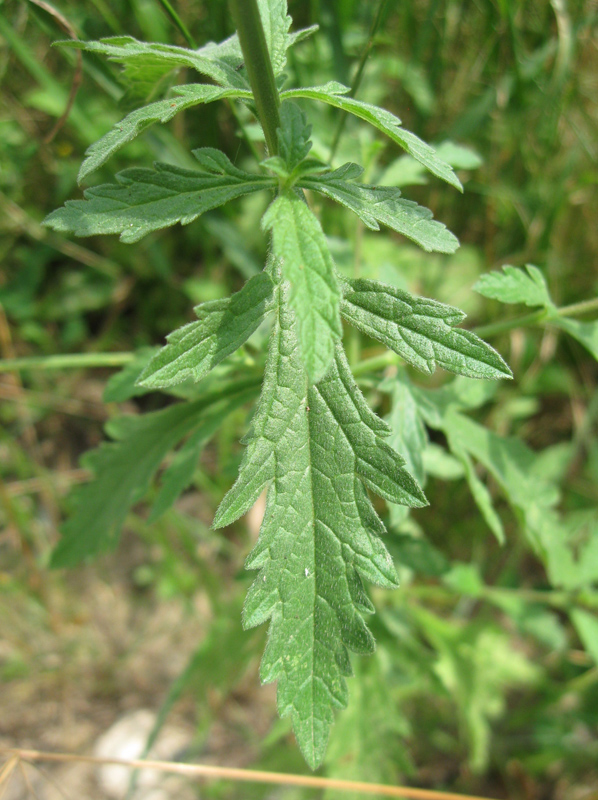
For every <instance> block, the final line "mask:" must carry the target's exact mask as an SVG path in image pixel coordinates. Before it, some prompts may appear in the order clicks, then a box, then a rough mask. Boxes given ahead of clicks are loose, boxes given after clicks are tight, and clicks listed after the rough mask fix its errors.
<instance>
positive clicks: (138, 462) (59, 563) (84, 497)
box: [52, 385, 255, 567]
mask: <svg viewBox="0 0 598 800" xmlns="http://www.w3.org/2000/svg"><path fill="white" fill-rule="evenodd" d="M254 392H255V388H254V387H247V386H240V387H238V386H234V385H233V386H229V387H227V388H223V389H222V391H221V393H219V394H218V395H217V396H216V397H214V396H211V397H207V398H204V399H201V400H197V401H195V402H193V403H177V404H176V405H173V406H170V407H168V408H165V409H163V410H162V411H155V412H152V413H149V414H143V415H142V416H132V415H131V416H125V417H120V418H118V419H115V420H111V421H110V422H109V423H108V424H107V426H106V430H107V432H108V434H109V435H110V436H111V437H112V439H114V440H115V441H114V442H111V443H104V444H102V445H101V446H100V447H99V448H98V449H97V450H92V451H91V452H89V453H86V454H85V456H84V457H83V459H82V464H83V465H84V466H85V467H87V468H88V469H90V470H91V471H92V472H93V473H94V475H95V478H94V480H93V481H91V482H90V483H88V484H84V485H82V486H78V487H77V488H76V489H75V490H74V491H73V493H72V498H73V502H74V512H73V513H72V514H71V516H70V517H69V519H68V520H67V522H66V523H65V525H64V526H63V528H62V538H61V540H60V542H59V543H58V545H57V547H56V548H55V550H54V552H53V554H52V566H54V567H68V566H72V565H73V564H76V563H77V562H79V561H81V560H83V559H85V558H89V557H92V556H97V555H99V554H101V553H105V552H107V551H108V550H111V549H113V548H114V547H116V545H117V543H118V538H119V535H120V530H121V528H122V526H123V523H124V521H125V518H126V515H127V513H128V511H129V509H130V508H131V507H132V506H133V505H134V504H135V503H136V502H137V501H138V500H140V499H141V497H142V496H143V494H144V493H145V492H146V491H147V489H148V487H149V485H150V481H151V480H152V477H153V476H154V475H155V473H156V472H157V470H158V467H159V466H160V464H161V462H162V459H163V458H164V456H165V455H166V453H167V452H168V451H169V450H170V449H171V448H172V447H174V446H175V445H176V444H177V443H178V442H179V441H180V440H181V439H182V438H183V437H184V436H185V435H186V434H188V433H189V432H190V431H192V430H193V429H194V428H196V427H197V426H200V429H201V427H202V426H205V425H208V424H209V420H210V419H211V418H212V417H213V415H214V414H216V415H218V417H219V419H220V420H221V419H222V416H223V415H224V414H225V413H229V411H230V410H232V409H233V408H235V407H236V406H237V405H240V404H241V403H242V402H246V401H247V400H248V399H251V398H252V397H253V395H254ZM223 399H224V400H226V402H225V403H222V400H223ZM204 415H205V416H204ZM210 430H211V429H210ZM204 431H205V427H204ZM208 433H209V431H208Z"/></svg>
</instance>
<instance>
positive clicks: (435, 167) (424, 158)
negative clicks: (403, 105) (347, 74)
mask: <svg viewBox="0 0 598 800" xmlns="http://www.w3.org/2000/svg"><path fill="white" fill-rule="evenodd" d="M348 91H349V89H348V88H347V87H346V86H343V85H342V84H340V83H336V82H334V81H333V82H330V83H327V84H324V85H323V86H312V87H303V88H300V89H288V90H287V91H285V92H281V95H280V97H281V100H285V99H288V98H294V97H306V98H308V99H310V100H320V101H321V102H323V103H328V105H331V106H334V107H335V108H340V109H342V110H343V111H347V112H349V113H350V114H354V115H355V116H356V117H359V118H360V119H363V120H365V121H366V122H369V123H370V124H371V125H373V126H374V127H375V128H378V130H380V131H382V132H383V133H385V134H386V135H387V136H388V137H389V138H390V139H392V141H393V142H395V143H396V144H398V145H399V146H400V147H402V148H403V150H406V151H407V152H408V153H409V154H410V155H411V156H413V158H415V159H416V161H419V162H420V164H423V166H424V167H426V169H428V170H429V171H430V172H431V173H432V174H434V175H436V176H437V177H438V178H441V179H442V180H444V181H446V182H447V183H450V184H451V186H454V187H456V188H457V189H459V191H463V187H462V186H461V181H460V180H459V178H458V177H457V176H456V175H455V172H454V170H453V168H452V167H451V166H450V165H449V164H447V163H446V161H443V160H442V159H441V158H439V157H438V156H437V154H436V151H435V150H434V148H433V147H430V145H429V144H426V143H425V142H423V141H422V140H421V139H419V138H418V137H417V136H416V135H415V134H414V133H411V131H408V130H405V128H403V127H401V120H400V119H399V118H398V117H395V115H394V114H391V112H390V111H387V110H386V109H384V108H378V106H373V105H371V104H370V103H364V102H363V101H361V100H355V98H353V97H345V96H344V95H346V93H347V92H348Z"/></svg>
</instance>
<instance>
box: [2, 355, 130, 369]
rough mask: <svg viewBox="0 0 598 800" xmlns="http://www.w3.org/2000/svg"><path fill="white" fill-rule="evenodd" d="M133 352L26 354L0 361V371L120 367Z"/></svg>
mask: <svg viewBox="0 0 598 800" xmlns="http://www.w3.org/2000/svg"><path fill="white" fill-rule="evenodd" d="M134 355H135V354H134V353H64V354H60V355H52V356H26V357H25V358H7V359H4V360H2V361H0V372H17V371H19V370H26V369H73V368H75V369H76V368H79V367H122V366H123V364H128V363H129V362H130V361H132V360H133V358H134Z"/></svg>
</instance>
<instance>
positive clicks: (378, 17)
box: [328, 0, 388, 164]
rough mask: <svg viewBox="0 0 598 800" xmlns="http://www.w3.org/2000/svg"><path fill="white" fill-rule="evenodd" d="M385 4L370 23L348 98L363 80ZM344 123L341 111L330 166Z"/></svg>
mask: <svg viewBox="0 0 598 800" xmlns="http://www.w3.org/2000/svg"><path fill="white" fill-rule="evenodd" d="M387 2H388V0H380V5H379V6H378V11H377V13H376V16H375V17H374V20H373V22H372V27H371V28H370V34H369V36H368V40H367V43H366V46H365V47H364V49H363V52H362V54H361V58H360V59H359V65H358V67H357V72H356V73H355V77H354V78H353V82H352V83H351V91H350V92H349V97H355V95H356V94H357V90H358V89H359V86H360V85H361V80H362V78H363V71H364V69H365V65H366V62H367V60H368V57H369V55H370V52H371V49H372V47H373V46H374V37H375V36H376V33H377V32H378V28H379V27H380V23H381V22H382V16H383V12H384V9H385V7H386V4H387ZM346 122H347V112H346V111H343V112H342V114H341V116H340V118H339V121H338V126H337V128H336V133H335V135H334V140H333V142H332V146H331V147H330V156H329V157H328V162H329V163H330V164H332V161H333V160H334V156H335V155H336V150H337V148H338V143H339V142H340V139H341V136H342V135H343V131H344V129H345V123H346Z"/></svg>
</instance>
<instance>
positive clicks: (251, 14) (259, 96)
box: [230, 0, 280, 156]
mask: <svg viewBox="0 0 598 800" xmlns="http://www.w3.org/2000/svg"><path fill="white" fill-rule="evenodd" d="M230 8H231V11H232V15H233V19H234V22H235V26H236V28H237V35H238V36H239V42H240V44H241V50H242V52H243V59H244V61H245V69H246V70H247V75H248V77H249V83H250V85H251V90H252V92H253V98H254V100H255V107H256V110H257V115H258V119H259V121H260V123H261V126H262V128H263V130H264V137H265V139H266V145H267V147H268V151H269V154H270V155H271V156H275V155H277V153H278V136H277V133H276V130H277V128H280V116H279V113H278V109H279V106H280V98H279V96H278V90H277V88H276V81H275V80H274V71H273V69H272V62H271V61H270V53H269V52H268V45H267V44H266V36H265V34H264V29H263V27H262V20H261V18H260V12H259V9H258V6H257V2H256V0H230Z"/></svg>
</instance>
